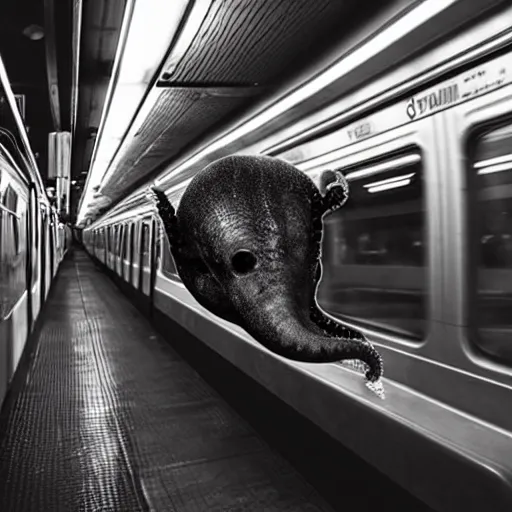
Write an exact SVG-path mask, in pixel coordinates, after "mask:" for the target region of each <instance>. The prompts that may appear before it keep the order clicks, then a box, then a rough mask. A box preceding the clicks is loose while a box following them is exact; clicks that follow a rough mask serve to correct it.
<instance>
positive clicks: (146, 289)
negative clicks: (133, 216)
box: [139, 219, 151, 297]
mask: <svg viewBox="0 0 512 512" xmlns="http://www.w3.org/2000/svg"><path fill="white" fill-rule="evenodd" d="M150 244H151V228H150V221H149V220H148V219H144V220H143V221H142V222H141V236H140V251H139V254H140V257H139V264H140V267H139V290H140V291H141V292H142V293H143V294H144V295H146V296H147V297H149V295H150V287H151V282H150V278H151V277H150V276H151V268H150V253H151V250H150V248H151V245H150Z"/></svg>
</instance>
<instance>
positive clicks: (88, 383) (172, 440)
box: [0, 250, 416, 512]
mask: <svg viewBox="0 0 512 512" xmlns="http://www.w3.org/2000/svg"><path fill="white" fill-rule="evenodd" d="M169 336H170V338H171V341H172V333H170V335H169ZM266 412H269V413H270V414H272V412H271V411H265V410H264V409H262V410H261V411H260V413H261V414H262V415H264V414H265V413H266ZM304 443H305V445H304V450H305V452H307V448H306V445H307V443H308V440H307V439H305V440H304ZM340 464H341V465H342V461H340ZM354 471H355V473H354V475H356V476H355V478H358V477H357V474H358V473H357V471H356V469H355V468H354ZM350 473H351V470H350V468H345V469H343V468H342V467H340V474H342V478H343V479H345V478H346V475H349V474H350ZM345 482H346V489H345V490H343V489H342V490H341V491H340V494H341V495H342V496H343V495H345V496H346V501H345V500H343V501H344V506H342V504H341V503H340V508H338V507H337V506H336V507H335V508H333V507H332V500H331V501H329V500H327V499H325V497H324V496H323V495H321V494H320V492H319V491H318V490H317V489H316V488H315V487H313V485H312V484H311V483H309V481H308V480H306V478H305V477H304V476H303V475H302V474H301V473H300V472H299V471H298V470H297V469H296V468H295V466H293V465H292V464H291V463H290V462H288V461H287V460H286V459H285V458H284V457H283V456H282V455H281V454H280V453H279V452H278V451H277V450H276V449H275V448H273V447H272V446H271V445H269V444H268V442H267V441H265V440H264V438H263V437H262V436H260V435H259V434H258V433H257V431H256V430H255V429H254V428H253V427H252V426H251V425H250V424H249V422H248V421H246V420H245V419H243V418H242V417H241V416H240V415H239V414H238V413H237V412H236V411H235V410H234V409H233V408H232V407H230V405H229V404H228V403H227V402H226V401H225V400H224V399H223V397H222V396H221V395H220V394H219V393H218V392H217V391H215V389H214V388H213V387H211V386H210V385H209V384H208V383H207V382H206V381H205V380H204V379H203V378H202V377H201V376H200V375H199V373H198V372H197V371H196V370H194V369H193V368H192V367H191V366H190V365H189V363H187V362H186V361H185V360H184V359H183V358H182V357H181V356H180V355H179V354H178V353H177V352H176V351H175V350H174V349H173V348H172V343H170V342H169V340H167V339H164V338H163V337H162V336H161V335H160V334H158V333H157V331H156V330H155V329H154V328H153V327H152V326H151V324H150V323H149V322H148V320H147V319H146V318H145V317H144V316H143V315H142V314H141V313H140V312H139V311H138V310H137V309H136V308H135V306H133V305H132V303H131V302H129V301H128V299H127V298H126V297H125V296H124V295H123V294H122V293H121V292H120V291H119V290H118V288H117V287H116V286H115V285H114V284H113V282H112V281H111V280H110V279H108V278H107V276H106V275H105V274H104V273H102V272H101V271H100V270H98V268H97V267H95V266H94V264H93V263H92V261H91V260H90V259H89V257H88V256H87V255H86V254H85V253H84V252H82V251H78V250H75V251H74V253H73V254H71V255H69V256H68V257H67V259H66V260H65V261H64V262H63V265H62V267H61V270H60V272H59V275H58V277H57V279H56V281H55V282H54V284H53V289H52V291H51V293H50V296H49V299H48V301H47V303H46V306H45V309H44V311H43V315H42V321H41V322H40V323H39V325H38V327H37V328H36V331H35V333H34V336H33V339H32V340H31V342H30V344H29V347H28V349H27V351H26V354H25V356H24V359H23V361H22V363H21V366H20V369H19V371H18V373H17V374H16V376H15V381H14V384H13V386H12V388H11V391H10V393H9V395H8V397H7V399H6V401H5V403H4V406H3V409H2V412H1V414H0V510H1V511H2V512H18V511H20V512H21V511H23V512H29V511H34V512H36V511H37V512H60V511H63V512H64V511H65V512H73V511H91V512H92V511H126V512H136V511H166V512H173V511H179V512H202V511H205V512H206V511H211V512H214V511H219V512H220V511H258V512H262V511H265V512H268V511H308V512H309V511H311V512H314V511H332V510H356V508H354V507H352V506H350V505H351V503H352V504H354V503H356V502H359V503H360V504H362V505H364V501H365V497H364V495H363V498H362V499H361V500H360V499H359V498H357V495H358V494H359V491H356V490H355V488H356V487H357V482H356V483H354V482H351V481H350V479H348V480H345ZM369 487H370V488H372V487H373V484H372V483H371V482H370V483H369ZM369 501H371V502H372V509H374V508H375V506H377V505H378V503H379V501H378V500H377V499H376V497H375V496H372V497H370V498H369ZM406 503H407V500H406ZM347 505H348V506H349V508H345V507H346V506H347ZM357 509H358V510H366V507H364V506H363V507H362V508H361V507H357ZM410 510H413V509H410ZM414 510H416V509H414Z"/></svg>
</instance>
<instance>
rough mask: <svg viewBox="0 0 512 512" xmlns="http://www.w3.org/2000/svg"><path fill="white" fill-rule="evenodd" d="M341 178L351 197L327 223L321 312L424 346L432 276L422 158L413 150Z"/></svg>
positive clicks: (348, 171) (356, 168)
mask: <svg viewBox="0 0 512 512" xmlns="http://www.w3.org/2000/svg"><path fill="white" fill-rule="evenodd" d="M342 170H343V173H344V174H345V176H346V177H347V180H348V181H349V184H350V196H349V199H348V201H347V203H346V204H345V206H344V207H343V208H341V209H340V210H338V211H337V212H335V213H333V214H331V215H329V216H327V217H326V218H325V220H324V222H325V231H324V237H323V242H322V244H323V247H322V264H323V276H322V280H321V283H320V286H319V290H318V301H319V304H320V305H321V306H322V308H324V309H325V310H326V311H328V312H329V313H330V314H332V315H334V316H338V317H340V318H341V319H343V318H345V319H347V320H348V321H351V322H355V323H359V324H361V325H366V326H368V327H371V328H377V329H379V330H383V331H388V332H391V333H395V334H398V335H401V336H404V337H408V338H413V339H422V338H423V337H424V335H425V333H426V326H427V300H426V295H427V290H426V283H427V281H426V274H427V273H426V261H425V260H426V247H425V245H426V244H425V241H426V240H425V239H426V237H425V234H426V229H425V204H424V203H425V190H424V189H425V186H424V180H423V172H422V159H421V154H420V153H419V152H416V151H412V150H411V151H410V152H408V153H405V154H404V153H402V154H397V155H394V156H388V158H387V159H385V160H377V161H371V162H366V163H365V164H363V165H361V164H359V165H358V166H354V167H351V168H344V169H342Z"/></svg>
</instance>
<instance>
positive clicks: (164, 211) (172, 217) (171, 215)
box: [150, 187, 181, 248]
mask: <svg viewBox="0 0 512 512" xmlns="http://www.w3.org/2000/svg"><path fill="white" fill-rule="evenodd" d="M150 190H151V193H152V195H153V200H154V201H155V203H156V207H157V210H158V214H159V216H160V219H161V220H162V223H163V225H164V229H165V233H166V235H167V239H168V240H169V244H170V246H171V248H176V247H177V246H179V245H180V239H181V233H180V230H179V227H178V218H177V217H176V210H175V209H174V207H173V206H172V204H171V202H170V201H169V199H168V198H167V196H166V195H165V193H164V192H163V191H162V190H160V189H159V188H157V187H151V189H150Z"/></svg>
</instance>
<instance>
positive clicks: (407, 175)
mask: <svg viewBox="0 0 512 512" xmlns="http://www.w3.org/2000/svg"><path fill="white" fill-rule="evenodd" d="M415 174H416V173H415V172H411V173H410V174H404V175H402V176H393V177H392V178H388V179H386V180H380V181H373V182H372V183H367V184H366V185H363V187H365V188H373V187H376V186H379V185H387V184H388V183H395V182H396V181H400V180H403V179H407V178H412V177H413V176H414V175H415Z"/></svg>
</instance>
